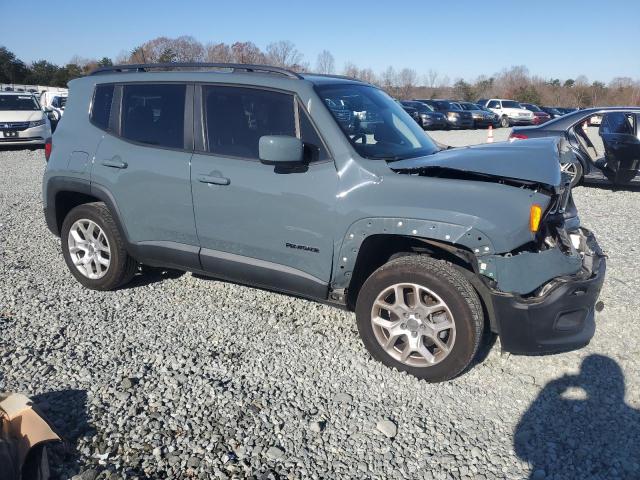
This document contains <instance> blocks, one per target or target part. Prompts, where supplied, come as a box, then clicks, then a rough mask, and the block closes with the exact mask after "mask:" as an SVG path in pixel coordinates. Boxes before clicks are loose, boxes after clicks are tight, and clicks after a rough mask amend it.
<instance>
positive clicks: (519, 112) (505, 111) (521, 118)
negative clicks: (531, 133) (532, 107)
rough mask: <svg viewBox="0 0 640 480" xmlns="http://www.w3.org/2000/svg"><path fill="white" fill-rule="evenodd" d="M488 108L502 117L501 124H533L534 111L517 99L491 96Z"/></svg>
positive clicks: (505, 125) (506, 125) (504, 125)
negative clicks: (523, 105)
mask: <svg viewBox="0 0 640 480" xmlns="http://www.w3.org/2000/svg"><path fill="white" fill-rule="evenodd" d="M487 108H488V109H489V110H491V111H492V112H494V113H495V114H497V115H498V116H499V117H500V125H501V126H503V127H505V128H506V127H510V126H512V125H533V118H534V116H533V112H530V111H529V110H527V109H526V108H523V107H522V105H520V104H519V103H518V102H516V101H515V100H506V99H502V98H491V99H489V101H487Z"/></svg>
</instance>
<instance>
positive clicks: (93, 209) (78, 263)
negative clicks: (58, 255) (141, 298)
mask: <svg viewBox="0 0 640 480" xmlns="http://www.w3.org/2000/svg"><path fill="white" fill-rule="evenodd" d="M61 233H62V235H61V240H62V253H63V256H64V259H65V262H66V263H67V267H69V270H70V271H71V273H72V274H73V276H74V277H75V278H76V279H77V280H78V281H79V282H80V283H81V284H82V285H83V286H85V287H87V288H90V289H93V290H113V289H115V288H117V287H119V286H121V285H124V284H125V283H127V282H129V281H130V280H131V279H132V278H133V276H134V275H135V273H136V270H137V267H138V264H137V262H136V261H135V260H134V259H133V258H132V257H130V256H129V254H128V253H127V251H126V248H125V243H124V240H123V238H122V237H121V235H120V232H119V230H118V227H117V226H116V224H115V221H114V220H113V217H112V216H111V212H110V211H109V209H108V208H107V207H106V205H105V204H104V203H87V204H84V205H79V206H77V207H75V208H74V209H72V210H71V211H70V212H69V213H68V214H67V216H66V217H65V219H64V222H63V223H62V231H61Z"/></svg>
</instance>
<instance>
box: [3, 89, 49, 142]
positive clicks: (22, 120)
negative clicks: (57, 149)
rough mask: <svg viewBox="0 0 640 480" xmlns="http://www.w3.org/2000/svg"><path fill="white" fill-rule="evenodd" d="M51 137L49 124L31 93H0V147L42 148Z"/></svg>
mask: <svg viewBox="0 0 640 480" xmlns="http://www.w3.org/2000/svg"><path fill="white" fill-rule="evenodd" d="M50 137H51V124H50V123H49V118H48V117H47V114H46V112H44V111H43V110H42V108H41V107H40V104H39V103H38V100H37V99H36V97H34V96H33V95H32V94H31V93H19V92H1V93H0V146H2V145H26V146H42V145H44V144H45V142H46V141H47V139H48V138H50Z"/></svg>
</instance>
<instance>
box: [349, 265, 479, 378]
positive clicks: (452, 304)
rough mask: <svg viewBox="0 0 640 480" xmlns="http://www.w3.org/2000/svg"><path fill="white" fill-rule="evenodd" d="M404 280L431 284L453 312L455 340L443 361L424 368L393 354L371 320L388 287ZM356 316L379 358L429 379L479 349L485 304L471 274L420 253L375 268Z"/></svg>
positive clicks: (448, 373)
mask: <svg viewBox="0 0 640 480" xmlns="http://www.w3.org/2000/svg"><path fill="white" fill-rule="evenodd" d="M405 282H406V283H416V284H418V285H421V286H424V287H426V288H428V289H430V290H431V291H433V292H434V293H436V294H437V295H438V296H439V297H440V298H441V299H442V300H443V301H444V302H445V303H446V305H447V307H448V308H449V310H450V311H451V314H452V316H453V322H454V324H455V329H456V333H455V335H456V336H455V343H453V345H452V348H451V351H450V353H449V354H448V355H447V356H446V357H444V358H443V359H442V360H441V361H440V363H436V364H434V365H430V366H424V367H416V366H411V365H407V364H405V363H402V362H401V361H399V360H396V359H394V358H393V357H392V356H391V355H389V354H388V353H387V352H386V351H385V350H384V348H383V347H382V345H380V343H379V342H378V340H377V339H376V336H375V332H374V329H373V326H372V322H371V311H372V308H373V305H374V302H375V300H376V298H377V297H378V295H379V294H380V293H381V292H383V291H384V290H385V289H387V288H389V287H390V286H392V285H394V284H397V283H405ZM356 321H357V324H358V331H359V333H360V337H361V338H362V341H363V343H364V345H365V347H366V348H367V350H369V353H371V355H372V356H373V357H374V358H375V359H377V360H379V361H380V362H382V363H384V364H385V365H387V366H389V367H393V368H396V369H397V370H400V371H403V372H407V373H409V374H411V375H413V376H415V377H418V378H420V379H423V380H426V381H428V382H442V381H446V380H449V379H451V378H454V377H456V376H457V375H459V374H460V373H461V372H463V371H464V370H465V369H466V368H467V367H468V366H469V364H470V363H471V361H472V360H473V358H474V356H475V355H476V352H477V351H478V346H479V344H480V340H481V338H482V331H483V328H484V315H483V310H482V304H481V303H480V299H479V298H478V294H477V293H476V291H475V290H474V288H473V287H472V286H471V284H470V283H469V282H468V281H467V279H466V278H465V277H464V276H463V275H462V274H461V273H460V272H458V271H457V270H456V269H455V267H453V266H452V265H451V264H450V263H448V262H445V261H442V260H435V259H433V258H430V257H427V256H422V255H411V256H404V257H400V258H396V259H394V260H391V261H389V262H388V263H386V264H385V265H383V266H382V267H380V268H378V269H377V270H376V271H375V272H373V273H372V274H371V276H370V277H369V278H368V279H367V280H366V281H365V283H364V285H363V286H362V288H361V289H360V292H359V294H358V298H357V301H356Z"/></svg>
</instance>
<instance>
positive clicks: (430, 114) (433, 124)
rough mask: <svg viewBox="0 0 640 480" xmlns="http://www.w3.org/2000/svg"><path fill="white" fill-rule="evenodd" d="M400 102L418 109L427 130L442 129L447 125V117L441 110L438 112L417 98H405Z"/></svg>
mask: <svg viewBox="0 0 640 480" xmlns="http://www.w3.org/2000/svg"><path fill="white" fill-rule="evenodd" d="M400 103H402V105H404V106H406V107H412V108H415V109H416V110H417V111H418V114H419V115H420V121H421V126H422V128H424V129H425V130H440V129H443V128H446V127H447V117H445V116H444V115H443V114H442V113H440V112H436V111H435V110H434V109H433V108H432V107H431V106H429V105H427V104H426V103H422V102H417V101H415V100H403V101H402V102H400Z"/></svg>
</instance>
